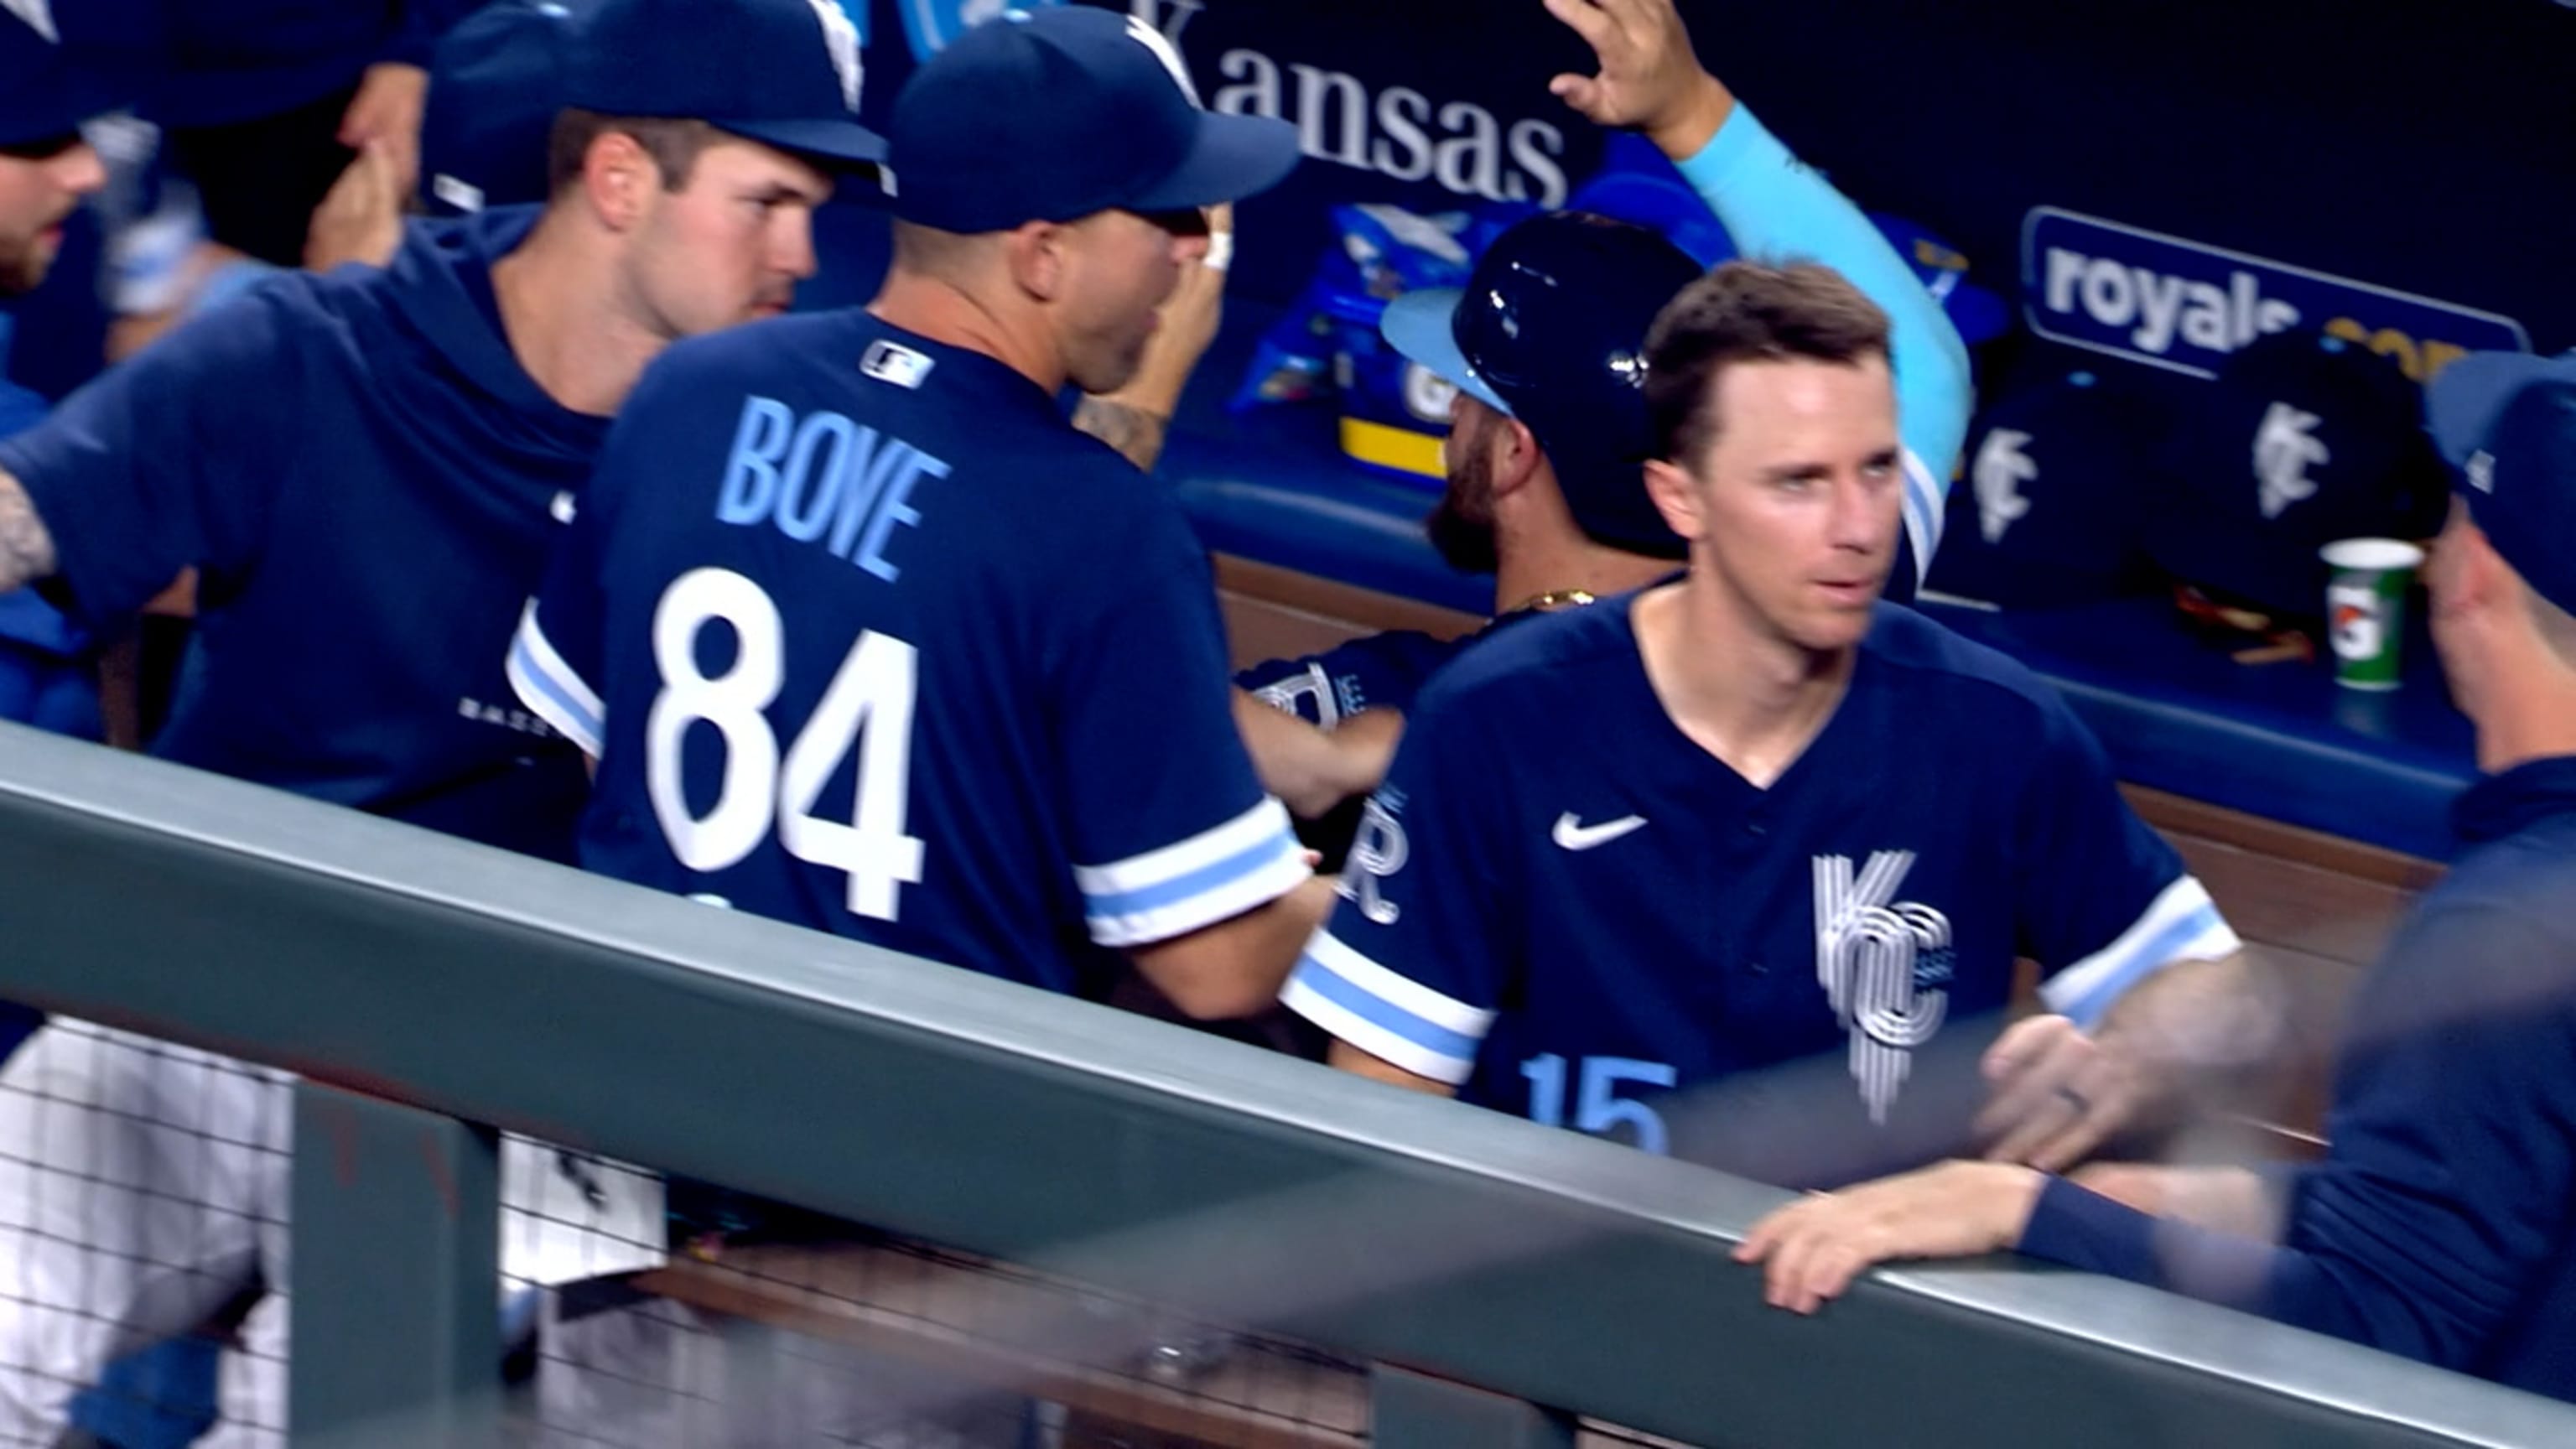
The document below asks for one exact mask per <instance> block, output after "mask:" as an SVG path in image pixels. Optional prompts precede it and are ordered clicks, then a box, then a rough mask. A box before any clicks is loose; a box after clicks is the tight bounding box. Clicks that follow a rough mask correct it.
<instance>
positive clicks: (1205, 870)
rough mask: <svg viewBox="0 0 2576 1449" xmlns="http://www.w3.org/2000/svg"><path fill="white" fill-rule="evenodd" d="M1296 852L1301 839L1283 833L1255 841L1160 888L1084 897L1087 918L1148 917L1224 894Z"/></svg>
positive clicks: (1151, 887)
mask: <svg viewBox="0 0 2576 1449" xmlns="http://www.w3.org/2000/svg"><path fill="white" fill-rule="evenodd" d="M1296 848H1297V838H1296V837H1295V836H1293V835H1290V834H1288V833H1287V832H1286V831H1284V830H1283V831H1280V832H1278V833H1276V834H1273V835H1270V836H1268V837H1265V838H1264V839H1261V840H1258V841H1255V842H1254V843H1252V844H1251V845H1248V846H1246V847H1244V848H1243V849H1241V850H1238V851H1236V852H1235V853H1234V854H1232V855H1229V856H1227V857H1226V858H1225V859H1223V860H1219V861H1214V862H1211V863H1210V864H1207V865H1203V866H1200V867H1199V868H1198V869H1196V870H1193V871H1190V872H1188V873H1186V874H1183V875H1176V876H1174V877H1172V878H1171V879H1170V880H1167V881H1164V882H1162V883H1161V884H1159V885H1151V886H1143V887H1140V888H1138V889H1136V890H1132V891H1116V892H1113V893H1111V894H1108V895H1097V896H1095V895H1086V896H1084V897H1083V914H1084V915H1085V916H1087V917H1089V918H1091V919H1093V920H1099V919H1101V918H1102V917H1118V916H1141V915H1147V914H1150V913H1152V912H1154V911H1159V910H1162V909H1164V908H1165V907H1167V906H1172V905H1177V904H1179V903H1180V902H1183V901H1187V900H1192V899H1195V898H1197V897H1199V896H1202V895H1205V894H1207V893H1208V892H1210V891H1214V890H1221V889H1223V888H1225V887H1226V886H1229V885H1232V884H1234V883H1235V882H1236V881H1238V880H1241V879H1243V878H1244V877H1245V876H1248V875H1251V874H1253V873H1254V872H1256V871H1261V870H1266V869H1268V868H1269V867H1270V866H1271V865H1272V864H1273V863H1274V862H1276V861H1277V860H1278V859H1279V857H1280V855H1281V854H1282V853H1284V852H1287V851H1292V850H1295V849H1296Z"/></svg>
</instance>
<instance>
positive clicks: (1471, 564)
mask: <svg viewBox="0 0 2576 1449" xmlns="http://www.w3.org/2000/svg"><path fill="white" fill-rule="evenodd" d="M1548 9H1549V11H1550V13H1552V14H1554V15H1555V16H1557V17H1558V18H1559V19H1560V20H1562V21H1564V22H1565V23H1566V24H1567V25H1569V26H1571V27H1572V28H1573V29H1574V30H1575V31H1576V32H1577V33H1579V34H1580V35H1581V36H1582V37H1583V39H1584V40H1585V41H1586V42H1587V43H1589V44H1590V45H1591V47H1592V49H1593V51H1594V54H1595V56H1596V57H1597V59H1598V61H1599V64H1600V71H1599V73H1598V74H1597V75H1593V76H1588V77H1587V76H1573V75H1565V76H1559V77H1557V79H1556V81H1555V82H1554V84H1553V87H1552V89H1553V90H1554V91H1555V92H1556V94H1557V95H1559V96H1561V97H1563V98H1564V99H1565V101H1566V102H1567V104H1569V105H1571V106H1573V107H1574V108H1575V109H1576V110H1578V111H1580V112H1581V113H1582V114H1583V115H1585V116H1586V117H1588V118H1590V119H1591V120H1593V121H1594V122H1596V123H1598V124H1600V125H1604V126H1615V127H1623V128H1632V129H1636V130H1640V131H1643V132H1644V133H1645V134H1646V135H1647V136H1648V137H1650V138H1651V139H1652V140H1653V141H1654V142H1655V144H1656V145H1657V146H1658V147H1659V148H1660V149H1661V150H1662V151H1663V152H1664V154H1665V155H1667V156H1670V157H1671V158H1672V159H1673V161H1674V162H1675V164H1677V165H1678V166H1679V167H1680V168H1681V172H1682V175H1683V176H1684V177H1685V178H1686V179H1687V180H1688V181H1689V182H1690V183H1691V185H1692V187H1693V188H1694V189H1695V190H1697V191H1698V192H1699V194H1700V196H1701V197H1702V198H1703V199H1704V200H1706V201H1707V202H1708V204H1709V206H1710V207H1711V209H1713V210H1714V211H1715V212H1716V214H1717V216H1718V217H1719V219H1720V220H1722V221H1724V222H1725V223H1726V227H1727V230H1728V232H1729V234H1730V235H1731V236H1733V238H1734V239H1735V242H1736V245H1737V247H1738V248H1739V250H1740V251H1741V252H1742V253H1743V254H1744V255H1746V256H1749V257H1761V258H1770V259H1783V258H1791V257H1803V258H1808V259H1811V260H1815V261H1820V262H1823V263H1825V264H1826V265H1828V266H1831V267H1833V268H1834V269H1835V270H1837V271H1839V272H1841V273H1842V274H1843V275H1844V276H1846V277H1848V278H1850V279H1851V280H1852V282H1853V283H1854V284H1855V285H1857V286H1858V287H1859V288H1860V289H1861V290H1862V291H1863V292H1864V293H1866V294H1867V295H1868V296H1869V297H1870V299H1871V300H1872V301H1874V302H1876V303H1877V304H1878V305H1879V306H1880V308H1882V309H1883V310H1884V311H1885V312H1886V313H1887V315H1888V318H1889V320H1890V324H1891V328H1892V333H1891V341H1890V351H1891V358H1892V361H1893V364H1894V367H1895V371H1896V377H1897V391H1898V407H1897V416H1898V420H1899V422H1900V424H1901V427H1902V435H1903V442H1904V449H1905V451H1904V474H1905V487H1904V498H1903V504H1902V513H1903V517H1904V532H1903V533H1902V535H1901V536H1900V545H1899V546H1900V549H1901V551H1902V556H1901V559H1900V562H1899V563H1898V564H1897V566H1896V567H1895V568H1894V569H1893V570H1892V571H1891V573H1890V580H1889V594H1890V596H1891V597H1894V598H1899V599H1906V598H1911V597H1913V591H1914V586H1915V584H1916V582H1917V581H1918V578H1919V572H1920V569H1919V566H1928V564H1929V563H1930V561H1931V559H1932V556H1933V551H1934V549H1935V548H1936V547H1937V546H1938V544H1939V541H1940V528H1941V520H1942V514H1943V503H1944V499H1945V497H1946V495H1947V492H1948V488H1949V480H1950V476H1951V472H1952V465H1953V462H1954V460H1955V459H1956V457H1957V455H1958V452H1959V446H1960V442H1961V440H1962V439H1963V438H1964V437H1965V436H1966V434H1967V426H1968V413H1969V407H1970V402H1971V395H1970V383H1969V366H1968V353H1967V347H1966V345H1965V344H1964V343H1963V342H1961V340H1960V338H1959V333H1958V329H1957V328H1956V327H1954V326H1953V325H1952V324H1951V322H1950V319H1949V317H1948V315H1947V314H1946V313H1944V312H1943V311H1942V309H1941V306H1940V304H1939V303H1938V302H1936V301H1935V300H1934V299H1933V297H1932V296H1931V294H1930V293H1929V292H1927V291H1926V290H1925V289H1924V287H1923V285H1922V283H1921V282H1920V281H1919V280H1918V279H1917V278H1916V276H1915V274H1914V272H1913V270H1912V269H1911V268H1910V267H1908V266H1907V264H1906V263H1905V261H1904V259H1903V258H1901V257H1899V256H1898V255H1897V254H1896V251H1895V250H1894V248H1892V247H1891V246H1889V244H1888V242H1887V239H1886V237H1885V236H1884V235H1883V234H1882V233H1881V232H1880V231H1879V229H1878V228H1877V227H1876V226H1874V225H1872V224H1871V223H1870V221H1869V220H1868V218H1866V217H1864V216H1863V215H1862V214H1861V212H1860V209H1859V208H1857V207H1855V206H1853V205H1852V204H1851V202H1850V201H1848V200H1847V199H1845V198H1844V197H1843V196H1842V194H1841V193H1839V192H1837V191H1836V190H1834V188H1833V187H1832V186H1831V185H1830V184H1828V183H1827V182H1826V181H1825V180H1824V178H1822V177H1820V176H1818V175H1817V174H1816V173H1815V172H1813V171H1811V170H1808V169H1807V168H1806V167H1804V166H1802V165H1800V164H1799V163H1798V161H1797V159H1796V158H1795V157H1794V156H1793V155H1791V154H1790V152H1789V151H1788V149H1787V148H1786V147H1784V146H1782V145H1781V144H1780V142H1779V141H1778V140H1776V139H1774V138H1773V137H1772V135H1771V134H1770V132H1769V131H1767V130H1766V129H1764V127H1763V126H1762V123H1761V122H1760V121H1758V120H1757V119H1755V118H1754V116H1753V115H1752V114H1751V113H1750V112H1749V111H1747V110H1746V109H1745V108H1744V107H1742V106H1741V105H1739V104H1737V103H1736V101H1735V99H1734V96H1733V93H1732V92H1730V91H1728V90H1727V88H1726V86H1725V85H1724V84H1723V83H1722V82H1720V81H1719V80H1718V79H1717V78H1716V77H1715V76H1714V75H1711V74H1710V73H1709V72H1708V71H1707V70H1705V69H1704V68H1702V67H1701V65H1700V64H1699V61H1698V59H1697V58H1696V57H1695V56H1694V54H1693V52H1692V49H1691V43H1690V36H1689V33H1688V31H1687V30H1686V29H1685V27H1684V25H1683V23H1682V20H1681V17H1680V15H1679V14H1678V13H1676V11H1675V9H1674V7H1673V4H1672V0H1549V4H1548ZM1699 271H1700V269H1699V267H1698V266H1697V265H1696V264H1694V263H1692V262H1691V261H1690V259H1689V258H1688V257H1687V256H1685V255H1684V254H1683V253H1682V252H1681V251H1680V250H1679V249H1678V248H1676V247H1674V246H1673V245H1672V244H1671V243H1669V242H1666V241H1664V240H1663V239H1662V238H1660V237H1655V236H1653V235H1652V234H1651V233H1647V232H1644V231H1643V230H1642V229H1640V228H1633V227H1619V228H1612V227H1610V226H1608V225H1606V224H1604V223H1602V222H1600V221H1599V220H1597V219H1595V220H1592V221H1590V222H1585V221H1583V220H1579V219H1576V218H1571V217H1565V216H1556V217H1540V218H1537V219H1534V220H1531V221H1528V222H1524V223H1522V224H1521V225H1520V226H1518V227H1515V228H1514V229H1513V230H1511V231H1510V232H1507V233H1505V234H1504V235H1503V236H1502V237H1501V238H1499V239H1497V240H1496V241H1495V243H1494V245H1493V246H1492V247H1491V248H1489V249H1488V251H1487V254H1486V255H1485V256H1484V257H1483V258H1481V259H1480V260H1479V263H1478V265H1477V268H1476V271H1475V273H1474V275H1473V276H1472V277H1471V278H1470V280H1469V282H1468V285H1467V286H1466V287H1465V288H1464V289H1463V290H1436V291H1423V292H1417V293H1413V294H1410V295H1407V296H1404V297H1400V298H1398V299H1397V300H1396V301H1395V303H1394V304H1393V305H1391V306H1390V307H1389V308H1388V310H1387V314H1386V320H1385V323H1384V330H1385V333H1386V336H1387V339H1388V340H1389V341H1390V342H1392V343H1393V344H1394V345H1395V346H1396V347H1397V349H1398V350H1400V351H1402V352H1403V353H1404V354H1405V355H1406V356H1407V357H1409V358H1411V359H1413V360H1414V361H1416V362H1418V363H1421V364H1422V365H1423V366H1425V367H1427V368H1429V369H1430V370H1431V371H1432V372H1434V373H1436V374H1437V375H1439V376H1440V377H1441V378H1443V379H1444V380H1446V381H1448V382H1449V383H1450V384H1451V385H1453V386H1455V387H1456V388H1457V389H1458V398H1457V403H1456V405H1455V408H1454V410H1453V412H1452V415H1451V432H1450V435H1449V438H1448V441H1447V443H1446V445H1445V448H1444V452H1443V456H1444V458H1445V459H1446V461H1447V464H1448V472H1449V485H1448V489H1447V491H1446V492H1445V494H1444V495H1443V497H1442V499H1441V502H1440V505H1439V507H1438V509H1437V510H1436V511H1435V512H1434V513H1433V515H1432V517H1431V520H1430V533H1431V538H1432V541H1433V542H1434V543H1435V544H1437V545H1438V546H1439V547H1440V550H1441V553H1442V554H1443V556H1444V557H1446V558H1447V559H1448V561H1449V562H1450V563H1451V565H1452V566H1454V567H1456V568H1458V569H1460V570H1461V571H1462V572H1468V573H1491V574H1493V575H1494V612H1495V615H1496V621H1495V622H1496V626H1498V627H1499V626H1502V625H1506V624H1508V623H1510V622H1511V621H1514V620H1516V619H1519V618H1522V617H1525V616H1527V615H1529V614H1532V613H1536V612H1543V611H1549V610H1556V609H1562V608H1568V607H1575V606H1580V605H1582V604H1585V603H1588V602H1590V601H1591V600H1593V599H1595V598H1601V597H1606V596H1608V595H1611V594H1616V593H1619V592H1622V591H1624V590H1628V589H1634V588H1638V587H1641V586H1643V585H1645V584H1647V583H1649V582H1651V581H1652V580H1654V579H1655V578H1657V577H1659V576H1660V575H1662V574H1664V573H1667V572H1669V571H1670V570H1671V568H1672V565H1673V563H1674V562H1675V561H1677V560H1679V559H1680V558H1681V557H1682V554H1683V548H1682V543H1681V540H1680V539H1678V538H1676V537H1675V536H1674V535H1673V533H1672V532H1671V530H1669V529H1668V528H1666V527H1665V526H1664V523H1663V521H1662V519H1660V518H1659V517H1657V516H1656V513H1655V510H1654V509H1653V507H1652V506H1651V505H1650V504H1649V503H1648V502H1647V500H1646V496H1645V490H1644V486H1643V484H1642V483H1641V481H1640V474H1639V470H1640V468H1641V467H1642V466H1643V464H1644V462H1645V459H1646V457H1647V454H1648V452H1649V445H1650V434H1649V430H1648V427H1647V421H1646V411H1645V407H1644V404H1643V400H1642V395H1641V393H1640V392H1639V390H1638V381H1639V376H1640V375H1639V372H1638V370H1637V367H1636V360H1637V357H1638V354H1639V350H1640V349H1641V348H1642V347H1643V346H1644V343H1645V338H1646V330H1647V328H1648V326H1649V325H1650V324H1651V323H1652V322H1653V321H1654V318H1655V314H1656V313H1657V312H1658V311H1659V310H1661V309H1662V307H1663V305H1664V304H1665V303H1666V302H1669V301H1671V300H1672V297H1673V295H1674V294H1675V293H1677V292H1679V291H1680V290H1681V289H1682V287H1683V286H1684V285H1685V284H1687V283H1688V282H1690V281H1691V280H1692V279H1693V278H1695V277H1697V276H1698V275H1699ZM1477 637H1481V634H1480V635H1477V636H1471V637H1470V638H1469V639H1465V640H1459V641H1455V642H1448V641H1442V640H1437V639H1433V638H1431V637H1430V636H1428V635H1424V634H1416V633H1388V634H1380V635H1376V636H1374V637H1371V638H1365V639H1360V640H1356V641H1354V642H1352V643H1350V644H1347V645H1344V646H1342V647H1340V648H1338V649H1335V650H1333V651H1331V652H1330V653H1327V654H1323V655H1320V656H1316V657H1312V658H1307V659H1297V660H1285V661H1274V662H1272V663H1269V664H1264V665H1260V666H1256V667H1255V668H1253V669H1250V670H1247V671H1245V672H1244V673H1242V674H1241V675H1239V676H1238V677H1237V682H1238V683H1239V684H1241V685H1243V686H1244V687H1245V688H1246V689H1249V690H1251V691H1253V692H1254V693H1255V695H1257V697H1258V698H1259V699H1260V700H1261V701H1263V702H1265V703H1268V704H1270V705H1272V706H1274V710H1273V711H1271V712H1264V711H1261V710H1259V709H1256V708H1248V707H1247V708H1242V709H1239V710H1238V714H1239V715H1240V716H1241V717H1242V722H1243V727H1244V731H1245V737H1246V738H1247V740H1249V741H1250V742H1251V743H1252V746H1253V756H1254V759H1255V760H1256V761H1257V762H1258V763H1259V764H1260V765H1261V767H1262V773H1263V779H1264V780H1265V781H1266V782H1267V783H1269V784H1270V786H1271V788H1272V789H1273V790H1275V791H1277V792H1278V793H1279V795H1280V796H1281V798H1282V799H1285V800H1287V801H1288V802H1289V803H1290V804H1291V805H1292V806H1295V807H1296V808H1297V810H1298V813H1299V814H1300V815H1301V816H1306V817H1314V816H1320V815H1322V814H1324V813H1325V812H1326V811H1327V810H1330V809H1331V808H1333V807H1334V806H1335V805H1337V804H1339V803H1340V802H1341V801H1343V800H1345V799H1348V798H1351V797H1354V796H1357V795H1363V794H1365V793H1367V791H1368V790H1370V789H1371V788H1373V787H1374V786H1375V785H1376V784H1377V782H1378V780H1379V778H1380V777H1381V776H1382V775H1383V774H1384V772H1385V768H1386V762H1387V759H1388V757H1389V755H1390V754H1391V753H1392V751H1393V749H1394V743H1395V739H1396V737H1397V735H1398V734H1399V733H1400V724H1401V721H1400V719H1399V718H1397V717H1398V716H1400V715H1401V714H1402V712H1403V711H1404V710H1406V709H1407V708H1408V707H1410V705H1411V703H1412V701H1413V698H1414V696H1415V695H1416V694H1417V693H1418V692H1419V691H1420V690H1421V688H1422V686H1423V684H1424V683H1425V682H1426V681H1427V680H1428V679H1429V678H1430V677H1431V676H1432V674H1433V673H1434V672H1435V671H1436V670H1437V669H1438V668H1439V667H1440V666H1441V665H1443V664H1445V663H1446V662H1448V660H1449V659H1451V658H1452V657H1454V656H1455V655H1456V654H1457V653H1458V652H1459V651H1460V650H1462V649H1464V648H1465V647H1466V646H1467V645H1468V644H1469V643H1472V642H1474V639H1475V638H1477ZM1248 703H1249V702H1248V701H1247V704H1248ZM1283 712H1284V713H1285V714H1288V715H1294V716H1296V718H1297V720H1302V721H1303V722H1304V724H1305V725H1306V726H1307V727H1306V728H1299V727H1298V725H1297V723H1296V722H1294V721H1291V720H1288V719H1285V718H1282V717H1281V714H1282V713H1283Z"/></svg>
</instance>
